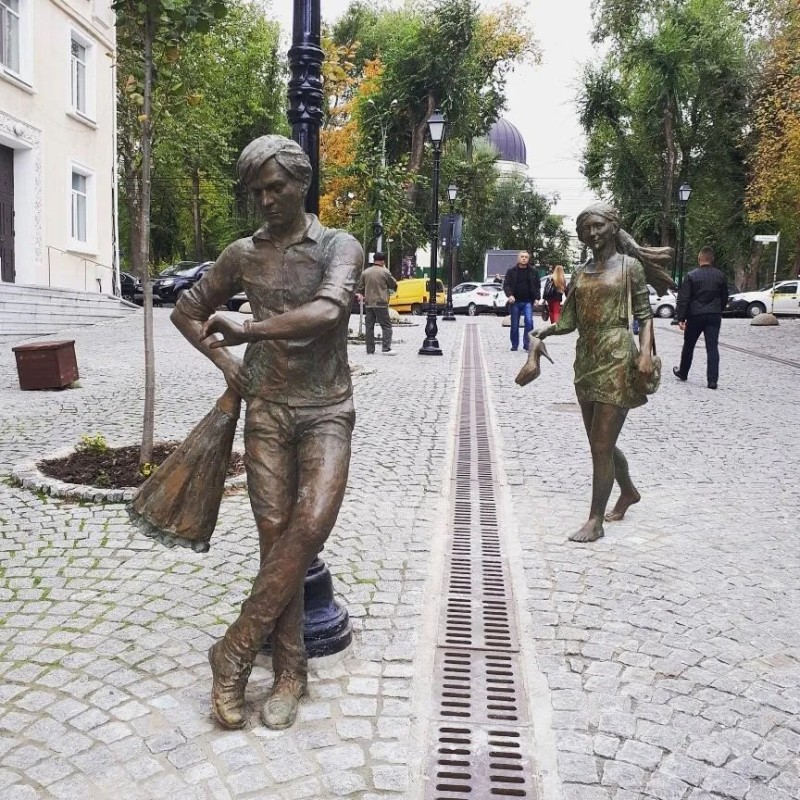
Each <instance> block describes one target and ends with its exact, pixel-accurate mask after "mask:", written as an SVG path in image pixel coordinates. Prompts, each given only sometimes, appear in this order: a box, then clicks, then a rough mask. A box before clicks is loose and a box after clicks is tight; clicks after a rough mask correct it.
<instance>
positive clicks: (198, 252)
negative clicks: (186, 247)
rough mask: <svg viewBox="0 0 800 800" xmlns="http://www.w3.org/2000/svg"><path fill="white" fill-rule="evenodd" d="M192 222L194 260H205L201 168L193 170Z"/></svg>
mask: <svg viewBox="0 0 800 800" xmlns="http://www.w3.org/2000/svg"><path fill="white" fill-rule="evenodd" d="M192 224H193V226H194V260H195V261H202V260H203V225H202V218H201V214H200V170H199V169H198V168H197V167H195V168H194V169H193V170H192Z"/></svg>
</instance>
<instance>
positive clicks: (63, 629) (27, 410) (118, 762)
mask: <svg viewBox="0 0 800 800" xmlns="http://www.w3.org/2000/svg"><path fill="white" fill-rule="evenodd" d="M168 313H169V312H168V310H162V311H158V310H157V312H156V335H157V347H158V354H157V362H158V367H157V370H158V375H159V387H158V404H157V411H156V417H157V437H158V438H163V439H169V438H179V437H181V436H183V435H185V434H186V433H187V432H188V431H189V430H190V428H191V427H192V426H193V425H194V424H195V423H196V422H197V421H198V420H199V419H200V417H201V416H202V415H203V414H204V413H205V412H206V410H207V409H208V408H210V406H211V403H212V402H213V400H214V398H215V397H216V396H217V395H218V394H220V393H221V391H222V388H223V385H222V381H221V379H220V377H219V375H218V374H217V373H216V371H215V370H214V368H213V367H212V366H211V365H210V364H208V363H207V362H206V361H205V360H204V359H203V358H202V356H200V355H199V354H198V353H196V352H195V351H194V350H192V349H191V348H190V347H189V346H188V345H187V344H185V343H184V342H183V341H182V339H181V338H180V336H179V335H178V334H177V332H175V331H174V330H172V328H171V326H170V324H169V322H168V319H167V317H168ZM466 324H473V323H472V322H467V321H465V320H463V319H460V320H459V321H458V322H457V323H451V324H449V325H448V324H447V323H440V341H441V344H442V348H443V350H444V352H445V356H444V357H443V358H440V359H437V358H420V357H419V356H418V355H417V350H418V348H419V346H420V344H421V343H422V339H423V336H424V333H423V328H422V326H421V325H417V326H415V327H409V328H400V329H398V330H397V331H396V334H395V335H396V339H395V341H396V349H397V350H398V351H399V353H400V354H399V356H398V357H396V358H393V359H388V358H384V357H382V356H380V355H375V356H370V357H367V356H366V354H365V352H364V350H363V348H360V347H358V346H352V347H351V349H350V355H351V361H352V363H354V364H356V365H359V366H361V367H363V369H362V370H361V371H359V372H358V373H357V374H356V378H355V387H356V403H357V414H358V422H357V426H356V432H355V434H354V454H353V462H352V467H351V476H350V486H349V489H348V493H347V496H346V499H345V502H344V505H343V507H342V512H341V514H340V519H339V522H338V524H337V527H336V529H335V530H334V533H333V534H332V536H331V538H330V540H329V543H328V545H327V547H326V549H325V551H324V553H323V557H324V559H325V561H326V562H327V563H328V565H329V566H330V568H331V572H332V573H333V575H334V580H335V587H336V591H337V594H338V595H339V596H340V597H341V598H342V600H343V601H344V602H345V604H346V605H347V608H348V610H349V612H350V615H351V618H352V620H353V623H354V627H355V643H354V646H353V648H352V649H351V650H350V651H349V652H348V653H347V654H346V655H345V656H344V657H340V658H338V659H337V658H334V659H330V660H323V661H321V662H315V663H314V671H313V675H312V681H311V687H310V697H309V698H308V699H307V700H304V701H303V703H302V706H301V714H300V719H299V723H298V725H297V726H296V727H295V728H293V729H291V730H289V731H285V732H270V731H267V730H266V729H265V728H263V727H262V726H261V725H260V724H259V723H258V720H257V711H258V704H259V701H260V700H261V698H263V696H264V694H265V692H266V690H267V688H268V686H269V684H270V680H271V676H270V674H269V670H268V669H267V668H266V666H265V665H264V664H261V665H260V666H257V667H256V669H254V671H253V676H252V678H251V681H250V685H249V688H248V703H249V707H250V712H251V713H250V716H251V724H250V725H248V727H247V728H245V729H244V730H243V731H240V732H234V733H231V732H224V731H221V730H219V729H217V728H215V727H214V726H213V724H212V723H211V721H210V718H209V705H208V693H209V687H210V671H209V668H208V665H207V662H206V656H205V653H206V649H207V647H208V645H209V644H210V643H211V641H213V639H214V638H215V637H217V636H219V635H220V634H221V633H222V632H223V631H224V629H225V626H226V624H227V623H228V622H229V621H231V620H232V619H233V618H234V616H235V614H236V613H237V610H238V605H239V603H240V602H241V600H242V599H243V597H244V596H245V595H246V593H247V591H248V589H249V586H250V582H251V580H252V577H253V575H254V574H255V570H256V549H257V546H256V538H255V528H254V524H253V522H252V517H251V514H250V510H249V506H248V504H247V500H246V497H245V496H244V495H242V494H233V495H231V496H230V497H228V498H227V499H226V500H225V501H224V504H223V509H222V513H221V515H220V524H219V527H218V530H217V532H216V533H215V535H214V539H213V540H212V546H211V551H210V552H209V553H207V554H196V553H193V552H191V551H189V550H185V549H182V548H176V549H174V550H167V549H165V548H163V547H162V546H161V545H159V544H157V543H155V542H153V541H152V540H150V539H147V538H144V537H142V536H141V535H140V534H139V533H138V532H137V531H136V530H135V529H134V528H133V527H132V526H131V524H130V523H129V521H128V518H127V515H126V514H125V511H124V509H123V507H122V506H120V505H107V506H100V505H93V504H80V503H68V502H64V501H59V500H54V499H53V498H49V497H37V496H36V495H34V494H32V493H30V492H27V491H23V490H21V489H18V488H15V487H13V486H11V485H8V482H7V481H4V482H2V483H0V535H1V538H0V551H1V555H0V570H1V571H0V576H2V578H1V579H0V798H2V800H27V799H28V798H80V800H95V799H97V800H103V799H104V798H111V797H114V798H115V800H116V798H118V797H120V798H121V797H124V798H126V800H128V798H133V799H134V800H136V799H137V798H141V800H156V798H158V799H159V800H161V798H169V800H172V799H173V798H176V799H178V800H182V799H183V798H187V799H188V798H196V799H197V800H205V798H240V797H242V798H259V800H295V799H299V798H335V797H342V796H346V797H353V798H358V800H388V799H389V798H399V797H404V798H407V800H419V798H420V797H421V796H422V786H423V783H422V781H421V780H420V770H421V767H420V764H421V760H422V758H423V756H424V752H423V749H422V744H421V742H423V741H424V736H423V735H422V734H423V732H424V730H425V723H426V714H427V713H428V711H429V709H428V708H427V707H426V706H425V705H424V700H425V698H426V697H427V692H428V691H429V689H430V687H429V683H430V674H429V673H428V674H427V675H426V674H423V673H424V672H425V669H426V665H429V664H430V649H431V643H430V630H429V629H430V625H431V618H432V615H433V614H434V613H435V610H436V597H435V596H432V595H431V593H430V588H431V587H432V586H433V587H435V585H436V574H435V573H436V569H437V559H436V552H435V548H436V540H437V536H439V535H440V534H441V532H442V530H443V528H444V526H445V525H446V518H445V517H444V513H445V511H446V510H447V496H446V494H445V493H444V492H443V489H444V487H445V486H446V479H447V477H449V476H447V475H446V474H445V473H446V472H447V467H448V464H449V447H450V445H451V440H452V435H451V434H452V431H453V424H454V421H453V416H452V411H453V405H454V398H455V395H456V388H457V383H458V374H457V365H458V358H459V355H460V348H459V343H460V336H461V333H462V331H463V328H464V326H465V325H466ZM475 324H478V325H480V328H481V335H482V340H483V347H484V356H485V359H486V362H487V365H488V366H487V370H488V374H489V378H490V386H491V399H492V401H493V404H494V407H493V422H494V423H495V424H494V431H495V435H496V437H497V440H496V442H495V445H496V447H495V449H496V452H497V453H498V454H499V456H500V462H501V463H500V465H499V466H500V482H501V490H502V492H503V495H501V496H504V497H505V498H507V500H508V503H507V507H506V508H505V509H504V513H502V514H501V521H503V523H504V527H505V536H506V540H507V541H508V542H509V543H510V550H511V552H512V553H514V552H516V553H517V554H518V558H517V559H516V562H515V565H514V569H515V573H514V574H515V576H516V579H515V586H514V592H515V597H516V599H517V602H518V604H519V614H520V617H521V622H522V628H521V630H522V632H523V634H525V651H524V655H525V656H527V658H528V664H527V667H528V676H529V684H530V685H529V689H530V694H531V697H530V703H531V706H532V708H534V710H535V713H534V717H535V726H534V730H533V737H534V739H535V742H536V747H537V758H538V763H539V766H540V769H541V771H542V783H541V786H542V794H543V796H544V797H545V798H547V800H559V798H562V797H563V798H564V800H573V799H574V800H606V799H608V800H611V798H613V800H633V798H637V797H655V798H659V800H688V799H689V798H691V800H705V798H711V797H727V798H736V800H741V798H744V799H745V800H762V799H763V800H773V799H774V800H788V798H794V800H800V778H798V773H800V758H799V757H798V754H799V753H800V722H798V720H800V716H798V714H797V712H798V709H800V631H798V627H799V626H798V623H797V620H798V619H800V608H799V607H798V606H800V590H798V585H800V582H799V581H798V578H799V577H800V558H799V557H798V555H797V547H796V545H795V542H796V538H797V533H798V522H797V519H798V512H800V490H799V489H798V488H797V486H796V484H795V483H794V482H792V481H791V480H790V479H791V478H792V477H793V476H794V473H795V472H796V465H797V463H798V462H799V461H800V440H799V438H798V436H797V435H796V422H795V419H794V416H795V415H794V414H793V413H792V412H793V411H794V406H795V401H796V397H797V386H798V370H797V369H795V368H793V367H791V366H789V365H786V364H779V363H775V362H772V361H768V360H764V359H761V358H757V357H754V356H752V355H748V354H746V353H743V352H740V351H738V350H736V351H733V350H723V352H722V366H721V377H720V389H719V390H718V391H717V392H713V391H710V390H708V389H706V388H705V381H704V380H703V379H702V378H703V374H704V366H705V364H704V354H703V352H702V345H700V346H699V347H698V352H697V354H696V362H695V366H694V368H693V371H692V374H691V376H690V379H689V382H688V383H685V384H682V383H680V384H679V383H678V382H677V381H675V380H674V379H673V378H672V376H671V375H670V374H669V373H670V367H671V365H672V364H673V363H676V360H677V354H678V350H679V347H680V338H679V336H678V335H676V334H675V333H674V329H672V330H671V329H669V326H668V325H667V324H664V323H662V322H661V321H658V323H657V325H658V334H659V335H658V345H659V352H660V354H662V356H663V358H664V365H665V367H664V371H665V373H666V374H665V376H664V384H663V387H662V389H661V391H660V392H659V393H658V394H657V395H656V396H655V397H654V398H653V399H652V400H651V402H650V403H649V404H648V405H647V406H645V407H644V408H641V409H636V410H634V411H633V412H632V413H631V415H630V417H629V420H628V422H627V424H626V427H625V430H624V432H623V448H624V449H625V451H626V453H627V454H628V456H629V459H630V462H631V469H632V473H633V475H634V478H635V480H636V482H637V485H638V486H639V489H640V490H641V492H642V495H643V500H642V502H641V503H640V504H639V505H638V506H636V507H634V508H632V509H631V510H630V511H629V513H628V518H627V519H626V520H625V521H624V522H622V523H617V524H615V525H609V526H608V527H607V535H606V538H605V539H604V540H602V541H601V542H599V543H597V544H594V545H591V546H578V545H574V544H567V543H566V542H565V537H566V534H567V533H569V532H570V531H572V530H573V529H575V528H576V527H577V526H578V525H579V524H580V523H581V522H582V521H583V520H584V517H585V513H586V509H587V506H588V494H589V482H590V461H589V456H588V446H587V444H586V441H585V435H584V434H583V433H582V426H581V424H580V416H579V414H577V413H576V412H577V406H576V404H575V400H574V394H573V391H572V386H571V363H572V355H573V348H574V339H573V337H561V338H560V339H552V340H550V342H552V344H550V342H548V347H549V349H550V352H551V354H552V355H553V357H554V358H555V360H556V364H555V366H552V365H550V364H549V363H546V364H544V370H543V373H544V374H543V375H542V377H541V378H540V379H539V380H538V381H536V382H535V383H534V384H533V385H531V386H529V387H526V388H525V389H520V388H519V387H517V386H516V385H514V383H513V378H514V375H515V373H516V370H517V368H518V367H519V366H520V365H521V363H522V356H523V355H524V354H523V353H519V352H518V353H510V352H508V329H507V328H501V327H500V324H499V321H498V320H497V319H495V318H480V319H479V320H477V321H475ZM140 330H141V329H140V321H139V320H138V319H136V318H134V319H129V320H121V321H116V322H113V323H109V324H106V325H103V326H96V327H93V328H89V329H82V330H77V331H74V332H72V333H70V338H73V336H74V338H75V339H76V350H77V354H78V360H79V365H80V368H81V374H82V378H81V388H79V389H72V390H67V391H63V392H43V393H30V392H26V393H22V392H20V391H19V390H18V389H17V382H16V372H15V368H14V365H13V360H12V357H11V353H10V348H6V349H4V351H3V352H2V353H1V354H0V424H2V430H3V435H2V437H0V477H2V475H7V474H8V471H9V470H10V469H11V467H12V466H13V465H15V464H16V463H18V462H19V461H22V460H27V459H30V458H35V457H39V456H40V455H42V454H46V453H48V452H51V451H53V450H57V449H61V448H63V447H66V446H71V445H74V444H75V443H76V442H77V441H78V439H79V437H80V435H81V434H84V433H95V432H101V433H103V434H104V435H105V436H106V437H107V438H108V439H109V441H110V442H112V443H114V444H116V443H128V442H135V441H136V440H137V439H138V437H139V417H140V413H141V412H140V409H141V403H142V400H141V388H140V383H141V375H142V357H141V341H140V340H141V332H140ZM798 340H800V322H791V321H788V322H787V321H784V322H782V323H781V325H780V326H779V327H778V328H755V327H750V326H749V325H748V324H747V321H744V320H742V321H730V322H727V321H726V322H725V323H724V324H723V332H722V341H723V343H726V342H727V343H729V344H732V345H735V346H737V347H741V348H745V349H749V350H754V351H757V352H761V353H763V354H765V355H774V356H779V357H781V358H784V359H789V360H795V361H800V357H798V355H797V353H798ZM787 541H788V542H790V544H789V547H786V546H785V543H786V542H787ZM475 800H488V799H487V798H475Z"/></svg>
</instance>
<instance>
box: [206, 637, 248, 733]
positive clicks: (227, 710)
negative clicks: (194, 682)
mask: <svg viewBox="0 0 800 800" xmlns="http://www.w3.org/2000/svg"><path fill="white" fill-rule="evenodd" d="M208 663H209V664H211V675H212V677H213V684H212V686H211V711H212V713H213V714H214V719H216V720H217V722H219V724H220V725H222V727H223V728H228V729H229V730H236V729H237V728H242V727H244V723H245V717H244V688H245V686H247V679H248V678H249V677H250V670H251V669H252V664H246V665H243V664H239V663H237V662H236V660H234V659H231V658H229V657H227V656H226V655H225V654H224V652H223V648H222V640H220V641H218V642H215V643H214V644H212V645H211V647H210V648H209V650H208Z"/></svg>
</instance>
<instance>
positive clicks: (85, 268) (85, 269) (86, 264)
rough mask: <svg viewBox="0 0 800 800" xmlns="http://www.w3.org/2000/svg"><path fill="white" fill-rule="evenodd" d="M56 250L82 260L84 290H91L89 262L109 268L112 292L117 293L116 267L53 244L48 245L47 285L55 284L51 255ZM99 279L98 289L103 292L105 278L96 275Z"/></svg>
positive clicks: (97, 279)
mask: <svg viewBox="0 0 800 800" xmlns="http://www.w3.org/2000/svg"><path fill="white" fill-rule="evenodd" d="M53 250H55V251H56V252H57V253H61V254H62V255H65V256H69V258H71V259H74V260H75V261H80V262H81V265H82V266H83V290H84V291H85V292H88V291H89V264H93V265H94V266H95V267H100V268H101V269H107V270H108V271H109V272H110V273H111V292H110V293H111V294H113V295H117V294H118V288H117V286H116V285H115V284H116V280H115V277H116V272H115V270H114V267H110V266H108V264H101V263H100V262H99V261H94V260H93V259H91V258H85V257H84V256H80V255H78V254H76V253H71V252H69V250H61V249H60V248H59V247H55V246H53V245H51V244H48V245H47V285H48V286H52V285H53V277H52V259H51V256H50V253H51V251H53ZM95 280H96V281H97V291H98V292H100V293H101V294H102V292H103V279H102V278H98V277H95ZM60 288H72V287H60Z"/></svg>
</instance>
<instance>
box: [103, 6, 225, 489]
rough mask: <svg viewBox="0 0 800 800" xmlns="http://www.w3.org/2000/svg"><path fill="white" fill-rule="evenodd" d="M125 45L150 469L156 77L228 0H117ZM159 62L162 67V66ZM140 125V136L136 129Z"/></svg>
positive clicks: (127, 153) (127, 151)
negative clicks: (154, 108)
mask: <svg viewBox="0 0 800 800" xmlns="http://www.w3.org/2000/svg"><path fill="white" fill-rule="evenodd" d="M112 7H113V9H114V10H115V11H116V14H117V39H118V43H119V47H120V50H121V51H122V52H126V53H128V54H129V55H130V54H133V53H136V52H138V53H139V58H138V59H136V60H135V61H134V60H133V59H132V62H131V63H130V67H131V71H130V73H129V74H128V75H122V76H121V77H120V80H119V84H120V87H121V101H122V102H121V104H120V105H121V109H120V110H121V117H122V118H123V129H124V130H125V131H126V132H127V133H128V134H129V137H124V136H120V145H121V147H122V148H123V154H122V157H123V164H124V165H125V166H126V167H128V171H127V173H126V175H125V186H126V190H127V196H128V202H129V203H130V204H131V205H132V211H133V213H132V215H131V217H132V219H131V246H130V249H131V253H130V255H131V263H132V266H133V270H134V272H135V273H136V274H137V275H138V276H139V277H140V278H141V280H142V287H143V294H144V345H145V402H144V417H143V424H142V449H141V453H140V456H139V464H140V469H141V470H142V472H143V473H145V474H149V472H150V471H151V469H152V460H153V434H154V428H155V355H154V347H153V287H152V284H151V283H150V271H149V261H150V202H151V191H152V187H151V171H152V147H153V134H154V128H153V88H154V82H155V81H156V80H158V81H165V80H167V79H168V76H169V74H170V67H171V65H173V64H174V63H175V62H176V61H177V59H178V58H179V56H180V49H179V48H180V45H181V44H182V43H183V42H184V41H185V40H186V38H187V37H188V36H189V35H191V34H192V33H193V32H195V31H200V32H207V31H208V30H209V29H210V27H211V23H212V22H213V21H214V20H216V19H220V18H221V17H223V16H224V15H225V12H226V7H225V3H224V2H223V0H114V2H113V4H112ZM157 67H158V70H157ZM137 129H138V137H136V138H134V131H137Z"/></svg>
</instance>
